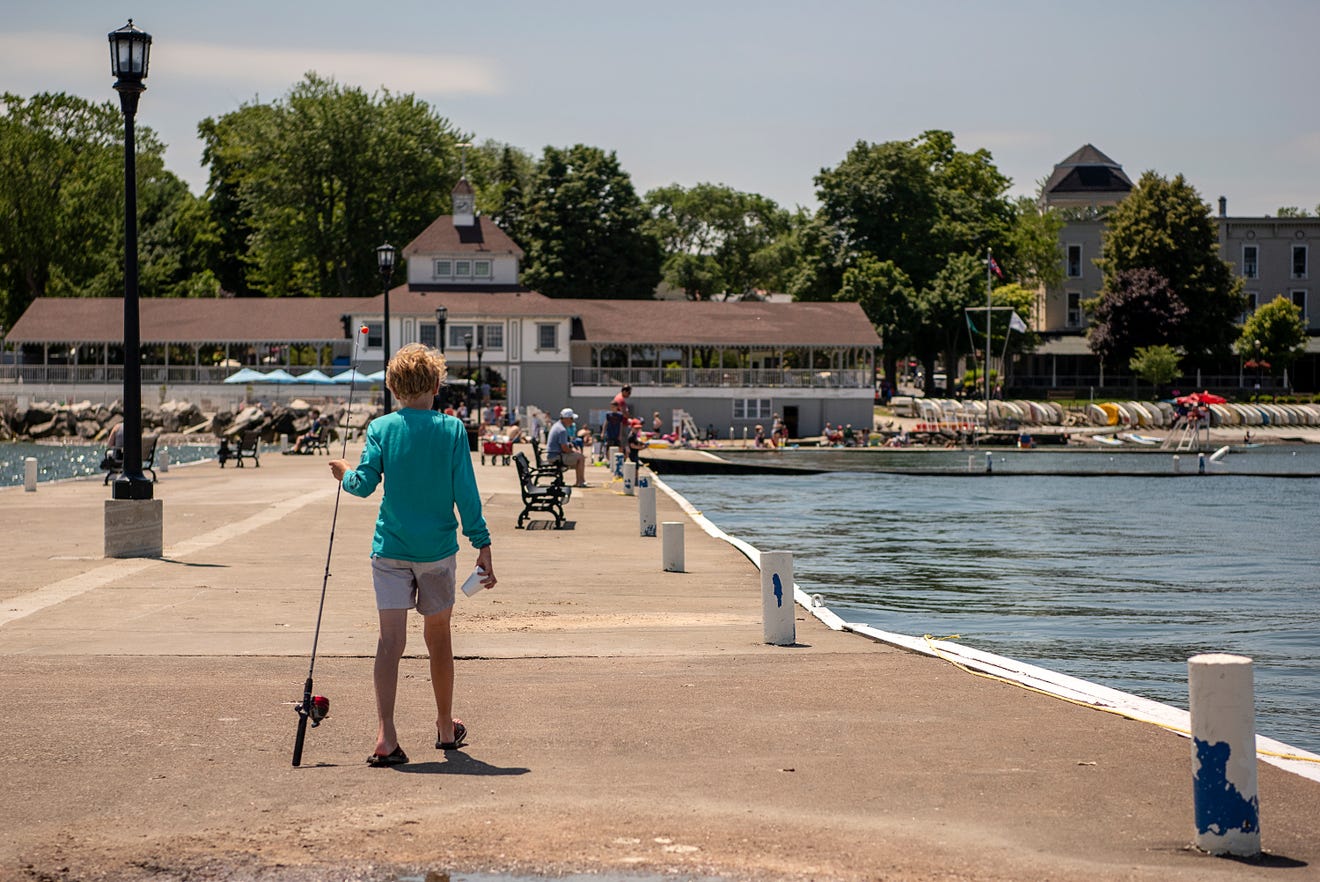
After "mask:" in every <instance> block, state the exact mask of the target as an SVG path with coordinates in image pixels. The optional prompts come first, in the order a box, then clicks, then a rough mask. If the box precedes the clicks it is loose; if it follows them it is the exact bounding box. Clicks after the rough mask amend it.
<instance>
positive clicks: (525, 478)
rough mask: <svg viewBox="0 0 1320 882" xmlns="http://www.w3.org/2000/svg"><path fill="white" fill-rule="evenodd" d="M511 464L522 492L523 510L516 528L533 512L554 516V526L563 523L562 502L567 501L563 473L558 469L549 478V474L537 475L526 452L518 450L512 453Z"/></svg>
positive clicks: (560, 525)
mask: <svg viewBox="0 0 1320 882" xmlns="http://www.w3.org/2000/svg"><path fill="white" fill-rule="evenodd" d="M513 464H514V466H515V467H516V468H517V469H518V486H519V489H520V491H521V492H522V501H523V510H522V513H521V514H520V515H518V529H520V530H521V529H522V528H523V524H524V523H526V521H527V519H528V518H529V517H530V516H531V515H532V513H533V512H545V513H546V514H552V515H554V516H555V527H556V528H558V527H562V526H563V525H564V503H565V502H566V501H568V495H569V489H568V488H567V487H565V486H564V473H563V472H560V471H558V470H556V471H555V473H554V476H553V478H552V479H550V480H548V481H547V480H546V479H547V478H550V476H549V475H546V474H542V475H538V474H537V472H536V471H535V470H533V469H532V467H531V464H530V463H529V462H528V461H527V454H525V453H522V452H519V453H515V454H514V455H513Z"/></svg>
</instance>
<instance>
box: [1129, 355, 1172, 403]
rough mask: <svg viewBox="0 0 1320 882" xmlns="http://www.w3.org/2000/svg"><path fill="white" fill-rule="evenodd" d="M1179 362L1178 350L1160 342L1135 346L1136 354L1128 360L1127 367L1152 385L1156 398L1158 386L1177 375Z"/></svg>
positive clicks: (1169, 381) (1158, 392) (1158, 390)
mask: <svg viewBox="0 0 1320 882" xmlns="http://www.w3.org/2000/svg"><path fill="white" fill-rule="evenodd" d="M1181 363H1182V355H1180V354H1179V353H1178V350H1177V349H1174V348H1173V347H1172V346H1168V345H1165V344H1163V343H1161V344H1159V345H1157V346H1139V347H1137V351H1136V354H1134V355H1133V356H1132V358H1130V359H1129V360H1128V368H1129V369H1130V370H1131V371H1132V373H1134V374H1136V375H1137V376H1138V377H1141V379H1143V380H1145V381H1146V382H1147V383H1150V384H1151V385H1152V386H1154V387H1155V396H1156V397H1157V398H1158V397H1159V394H1160V387H1161V386H1163V385H1164V384H1165V383H1171V382H1173V380H1174V378H1176V377H1177V376H1178V370H1179V366H1180V365H1181Z"/></svg>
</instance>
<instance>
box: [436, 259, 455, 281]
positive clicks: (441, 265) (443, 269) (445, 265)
mask: <svg viewBox="0 0 1320 882" xmlns="http://www.w3.org/2000/svg"><path fill="white" fill-rule="evenodd" d="M453 274H454V262H453V261H452V260H437V261H436V262H435V277H436V278H437V279H447V278H449V277H450V276H452V275H453Z"/></svg>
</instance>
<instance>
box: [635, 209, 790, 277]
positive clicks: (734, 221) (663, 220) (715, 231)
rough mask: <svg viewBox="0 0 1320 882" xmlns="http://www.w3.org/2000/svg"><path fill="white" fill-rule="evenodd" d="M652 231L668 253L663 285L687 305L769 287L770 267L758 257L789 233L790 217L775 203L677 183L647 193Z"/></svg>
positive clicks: (649, 226) (650, 230) (649, 225)
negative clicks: (683, 297) (674, 290)
mask: <svg viewBox="0 0 1320 882" xmlns="http://www.w3.org/2000/svg"><path fill="white" fill-rule="evenodd" d="M646 203H647V206H648V209H649V210H650V213H651V219H650V221H649V222H648V224H647V229H648V231H649V232H650V233H651V234H652V235H654V236H656V237H657V238H658V239H659V240H660V242H661V244H662V245H663V247H664V250H665V254H666V256H665V263H664V267H663V271H664V276H665V280H666V281H667V282H669V284H671V285H673V286H674V287H676V288H681V289H682V290H683V292H684V293H685V294H686V295H687V298H688V299H689V300H709V299H710V297H711V295H713V294H717V293H720V292H731V293H736V294H743V293H746V292H748V291H751V290H753V289H755V288H764V287H767V285H766V281H767V278H766V276H765V275H764V273H765V270H766V268H767V266H768V265H770V266H772V265H773V263H772V262H767V261H761V260H759V256H760V255H761V253H762V252H763V251H765V250H766V249H767V248H770V247H771V246H773V245H774V243H775V242H776V241H777V240H778V239H779V238H780V237H781V236H783V235H784V234H785V233H787V232H788V229H789V222H790V221H789V213H788V212H787V211H784V210H783V209H781V208H780V207H779V206H778V205H776V204H775V202H774V201H773V200H770V199H767V198H766V197H764V196H759V195H757V194H755V193H743V192H740V191H738V190H734V189H733V188H732V187H727V186H724V185H722V184H697V185H696V186H695V187H692V188H691V189H685V188H684V187H682V186H680V185H678V184H671V185H670V186H668V187H659V188H657V189H655V190H652V191H651V192H649V193H647V194H646Z"/></svg>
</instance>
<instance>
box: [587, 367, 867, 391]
mask: <svg viewBox="0 0 1320 882" xmlns="http://www.w3.org/2000/svg"><path fill="white" fill-rule="evenodd" d="M872 382H873V381H872V376H871V372H870V371H869V370H846V371H826V370H816V371H809V370H769V369H759V370H758V369H752V368H581V367H579V368H573V385H574V386H606V387H615V386H623V385H630V386H634V387H680V386H686V387H695V388H701V389H713V388H734V389H766V388H771V389H773V388H786V389H866V388H870V386H871V385H872Z"/></svg>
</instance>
